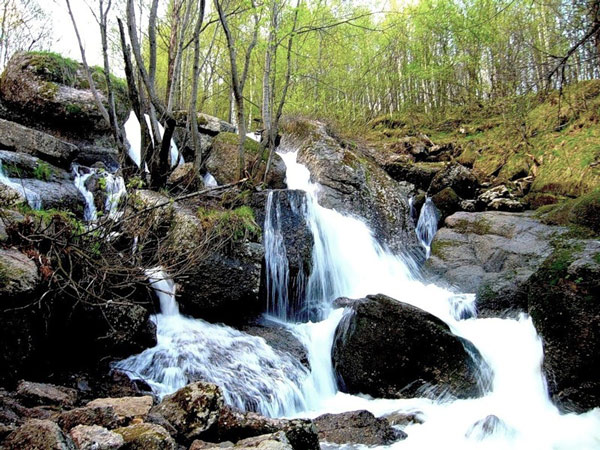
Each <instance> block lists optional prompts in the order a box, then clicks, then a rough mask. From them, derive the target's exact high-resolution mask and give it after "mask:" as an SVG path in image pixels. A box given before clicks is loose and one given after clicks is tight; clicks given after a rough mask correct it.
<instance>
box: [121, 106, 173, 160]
mask: <svg viewBox="0 0 600 450" xmlns="http://www.w3.org/2000/svg"><path fill="white" fill-rule="evenodd" d="M144 118H145V119H146V124H147V125H148V129H149V130H151V129H152V126H151V123H150V116H148V114H144ZM124 129H125V137H126V138H127V142H128V143H129V145H128V147H127V154H128V155H129V157H130V158H131V160H132V161H133V162H134V163H135V165H136V166H137V167H140V165H141V163H142V153H141V147H142V131H141V126H140V122H139V120H138V118H137V116H136V115H135V113H134V112H133V111H131V112H130V113H129V117H128V118H127V121H126V122H125V125H124ZM158 131H159V133H160V135H161V137H162V136H163V135H164V134H165V129H164V127H163V126H162V124H161V123H158ZM150 138H151V139H152V143H153V144H154V135H153V134H152V133H150ZM169 162H170V165H171V167H175V166H178V165H180V164H183V163H184V160H183V156H182V155H181V154H180V153H179V149H178V148H177V144H176V143H175V139H171V144H170V147H169Z"/></svg>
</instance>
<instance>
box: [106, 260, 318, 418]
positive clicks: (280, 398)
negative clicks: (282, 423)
mask: <svg viewBox="0 0 600 450" xmlns="http://www.w3.org/2000/svg"><path fill="white" fill-rule="evenodd" d="M146 274H147V275H148V278H149V280H150V283H151V284H152V286H153V288H154V290H155V292H156V294H157V296H158V298H159V300H160V307H161V313H160V314H157V315H155V316H152V320H153V321H154V322H155V323H156V327H157V328H156V333H157V340H158V344H157V345H156V347H153V348H150V349H147V350H145V351H144V352H142V353H140V354H138V355H134V356H131V357H129V358H127V359H125V360H123V361H119V362H118V363H116V364H115V365H114V368H115V369H120V370H123V371H125V372H126V373H128V374H129V376H130V377H132V378H142V379H144V380H145V381H146V382H147V383H148V384H149V385H150V386H151V387H152V389H153V391H154V392H155V393H156V394H158V395H159V396H160V397H162V396H164V395H167V394H170V393H172V392H175V391H176V390H177V389H180V388H182V387H183V386H185V385H187V384H189V383H191V382H194V381H197V380H204V381H208V382H212V383H215V384H217V385H219V386H221V388H222V389H223V395H224V397H225V400H226V402H227V403H228V404H230V405H233V406H236V407H238V408H240V409H244V410H252V411H258V412H261V413H263V414H265V415H269V416H272V417H275V416H281V415H283V414H286V413H287V412H288V411H289V410H290V408H291V410H292V411H299V410H304V409H306V408H307V407H308V402H307V399H306V398H305V394H304V393H303V384H304V383H305V380H306V379H307V378H308V376H309V374H308V370H307V369H306V368H305V367H304V366H303V365H302V364H301V363H300V362H298V361H296V360H295V359H294V358H292V357H291V356H289V355H287V354H283V353H280V352H277V351H275V350H273V348H271V347H270V346H269V345H267V343H266V342H265V340H264V339H263V338H260V337H255V336H250V335H248V334H245V333H242V332H240V331H237V330H235V329H233V328H230V327H228V326H225V325H215V324H211V323H208V322H205V321H203V320H200V319H192V318H190V317H185V316H182V315H181V314H180V313H179V308H178V306H177V302H176V300H175V284H174V283H173V281H172V280H171V279H169V278H168V277H167V275H166V274H165V273H164V272H163V271H162V270H161V269H160V268H156V269H151V270H149V271H147V272H146Z"/></svg>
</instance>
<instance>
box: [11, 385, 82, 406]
mask: <svg viewBox="0 0 600 450" xmlns="http://www.w3.org/2000/svg"><path fill="white" fill-rule="evenodd" d="M17 394H18V395H19V398H20V399H21V400H22V402H23V403H24V404H25V405H29V406H38V405H54V406H62V407H72V406H73V405H75V402H76V401H77V391H76V390H75V389H71V388H66V387H63V386H55V385H53V384H46V383H33V382H31V381H22V382H21V383H19V385H18V386H17Z"/></svg>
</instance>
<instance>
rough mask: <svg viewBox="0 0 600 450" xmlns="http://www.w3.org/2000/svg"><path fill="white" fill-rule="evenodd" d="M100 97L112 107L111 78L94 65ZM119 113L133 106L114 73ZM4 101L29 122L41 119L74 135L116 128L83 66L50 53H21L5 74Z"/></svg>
mask: <svg viewBox="0 0 600 450" xmlns="http://www.w3.org/2000/svg"><path fill="white" fill-rule="evenodd" d="M92 71H93V74H92V77H93V79H94V82H95V85H96V87H97V90H98V94H99V96H100V100H101V101H102V103H103V104H104V105H105V107H108V101H107V95H106V79H105V76H104V72H103V71H102V70H101V69H96V68H93V69H92ZM112 85H113V87H114V90H115V91H114V92H115V94H116V95H115V99H116V108H117V116H118V118H119V119H120V120H123V119H124V118H125V116H126V114H127V112H128V111H129V109H130V108H129V101H128V96H127V88H126V86H125V84H124V83H123V82H121V81H120V80H118V79H116V78H114V77H113V79H112ZM0 96H1V97H2V101H3V102H4V104H5V105H6V106H8V107H10V108H11V109H12V110H14V111H15V112H16V113H17V114H18V116H19V117H25V119H26V120H27V121H28V122H29V123H35V122H40V123H42V124H45V125H47V126H50V127H53V128H56V129H63V130H65V131H68V132H69V133H71V134H81V135H85V134H107V133H108V132H109V131H110V128H109V125H108V124H107V123H106V121H105V120H104V118H103V117H102V114H101V113H100V110H99V109H98V107H97V104H96V101H95V99H94V95H93V94H92V91H91V90H90V89H89V82H88V80H87V77H86V76H85V72H84V70H83V65H82V64H80V63H78V62H76V61H73V60H71V59H68V58H63V57H62V56H60V55H57V54H54V53H47V52H30V53H16V54H15V55H14V56H13V57H12V58H11V59H10V61H9V62H8V64H7V65H6V68H5V69H4V73H3V74H2V77H1V78H0Z"/></svg>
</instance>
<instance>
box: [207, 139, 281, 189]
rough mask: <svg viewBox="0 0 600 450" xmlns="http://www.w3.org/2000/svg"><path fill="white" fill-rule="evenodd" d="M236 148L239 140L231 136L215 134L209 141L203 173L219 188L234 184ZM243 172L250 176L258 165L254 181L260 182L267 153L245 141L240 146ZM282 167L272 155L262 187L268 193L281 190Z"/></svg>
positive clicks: (249, 141)
mask: <svg viewBox="0 0 600 450" xmlns="http://www.w3.org/2000/svg"><path fill="white" fill-rule="evenodd" d="M238 145H239V136H238V135H237V134H234V133H229V132H223V133H219V134H218V135H217V136H215V137H214V138H213V140H212V145H211V149H210V152H209V154H208V158H207V159H206V169H207V170H208V171H209V172H210V173H211V174H212V175H213V176H214V177H215V179H216V180H217V182H218V183H219V184H229V183H233V182H235V181H237V180H238V179H239V176H238ZM244 150H245V163H246V167H245V170H246V172H248V173H251V172H252V171H253V170H252V168H253V166H254V164H259V168H258V171H257V172H256V176H255V180H256V181H262V180H263V178H264V174H265V168H266V163H267V157H268V155H267V152H266V151H264V150H263V148H262V147H261V146H260V144H259V143H258V142H256V141H253V140H252V139H250V138H247V139H246V141H245V143H244ZM284 180H285V164H284V163H283V160H282V159H281V157H280V156H279V155H277V154H273V160H272V162H271V168H270V170H269V173H268V175H267V179H266V184H267V186H268V187H270V188H272V189H283V188H285V182H284Z"/></svg>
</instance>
